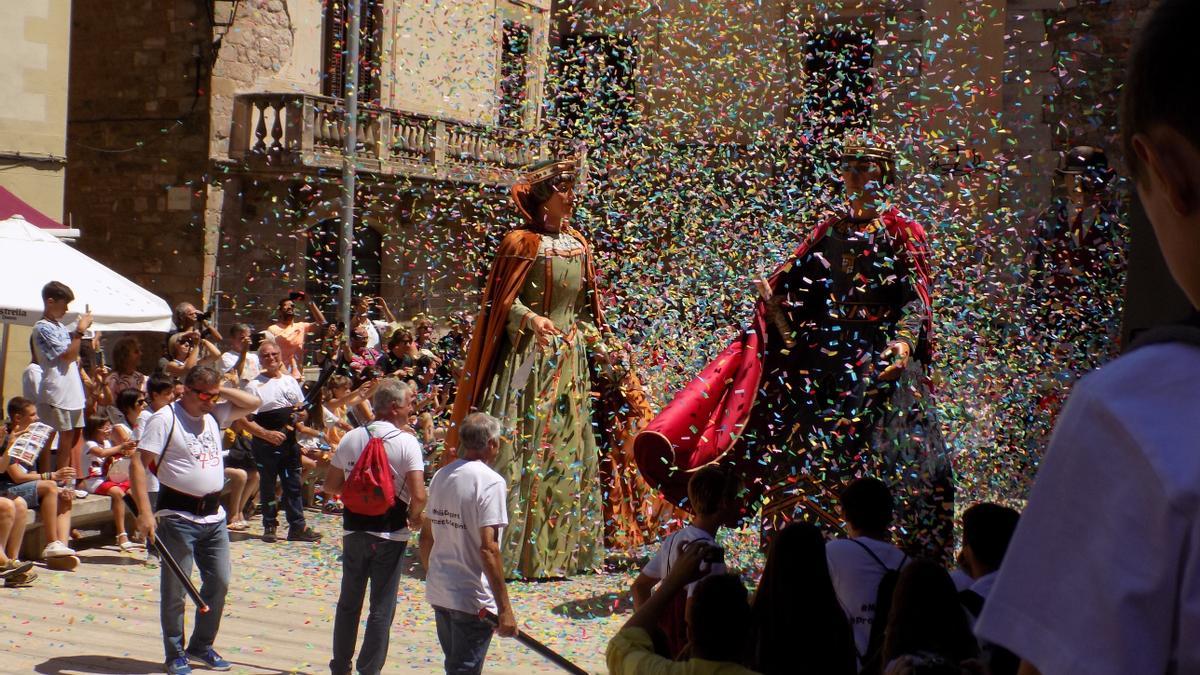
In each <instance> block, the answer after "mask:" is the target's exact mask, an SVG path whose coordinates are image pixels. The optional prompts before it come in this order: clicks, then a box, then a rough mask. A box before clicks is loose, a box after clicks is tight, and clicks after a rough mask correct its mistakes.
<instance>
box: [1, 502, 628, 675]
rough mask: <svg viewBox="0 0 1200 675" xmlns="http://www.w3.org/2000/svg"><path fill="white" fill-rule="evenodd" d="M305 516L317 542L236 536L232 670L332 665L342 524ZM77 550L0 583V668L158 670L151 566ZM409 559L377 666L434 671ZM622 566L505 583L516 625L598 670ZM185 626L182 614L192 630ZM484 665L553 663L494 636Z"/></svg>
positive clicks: (420, 590)
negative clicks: (61, 568)
mask: <svg viewBox="0 0 1200 675" xmlns="http://www.w3.org/2000/svg"><path fill="white" fill-rule="evenodd" d="M309 517H310V520H311V522H312V523H313V525H314V526H315V527H316V528H317V529H318V530H320V531H321V532H323V533H324V534H325V537H326V541H325V542H324V543H321V544H317V545H312V544H300V543H287V542H283V541H281V542H279V543H276V544H265V543H263V542H262V541H260V540H259V539H258V537H257V534H258V532H259V530H258V529H257V528H255V529H254V530H251V531H250V532H249V533H244V534H240V533H234V534H233V539H234V541H233V543H232V559H233V583H232V586H231V589H230V592H229V598H228V600H227V602H226V605H225V615H224V618H223V619H222V624H221V633H220V636H219V638H218V640H217V644H216V647H217V651H219V652H220V653H221V654H222V655H223V656H224V657H225V658H226V659H228V660H229V661H231V662H233V663H234V664H235V668H234V672H237V673H258V674H268V673H328V672H329V670H328V665H327V664H328V660H329V655H330V647H331V643H332V633H333V614H334V607H335V605H336V603H337V596H338V587H339V583H340V577H341V568H340V564H339V561H338V555H339V552H340V536H339V532H340V521H339V520H337V519H335V518H333V517H330V516H323V515H319V514H312V513H310V514H309ZM414 548H415V547H414ZM80 558H81V560H82V564H81V565H80V566H79V568H78V569H77V570H75V571H74V572H56V571H53V570H48V569H45V568H43V567H40V566H39V567H38V568H37V569H38V572H39V575H40V576H39V578H38V580H37V581H36V582H35V584H34V586H32V587H30V588H24V589H12V588H0V617H3V620H4V623H5V628H6V630H5V631H4V637H5V640H4V642H5V645H4V650H3V651H4V652H5V654H4V657H3V659H2V660H0V672H3V673H71V674H74V673H131V674H132V673H157V672H162V665H161V664H162V660H163V656H162V641H161V633H160V632H159V625H158V575H159V570H158V569H157V568H155V567H150V566H148V565H147V564H146V563H145V562H144V561H145V559H146V556H145V553H144V552H138V553H132V554H131V553H122V552H120V550H119V549H117V548H116V547H115V546H113V545H112V543H111V539H108V540H103V539H98V540H96V544H95V546H94V547H92V548H84V549H81V551H80ZM408 562H409V565H408V570H407V572H406V575H405V577H404V579H403V581H402V582H401V586H400V596H401V597H400V602H399V604H398V607H397V611H396V620H395V622H394V623H393V625H392V640H391V648H390V652H389V656H388V661H387V666H386V668H385V670H384V672H387V673H432V672H440V670H441V658H442V654H441V649H440V648H439V646H438V643H437V636H436V632H435V630H434V623H433V612H432V611H431V610H430V608H429V606H428V605H427V604H426V603H425V601H424V585H423V582H422V581H421V579H420V564H419V563H417V562H416V551H415V550H410V552H409V554H408ZM630 574H631V573H625V572H621V573H614V574H605V575H588V576H581V577H578V578H576V579H572V580H569V581H557V582H543V583H517V584H513V585H511V591H510V592H511V593H512V595H513V598H514V605H515V609H516V612H517V617H518V621H519V622H520V623H521V625H522V627H523V628H524V629H525V630H526V631H527V632H528V633H530V634H531V635H533V636H535V637H538V638H539V639H541V640H542V641H543V642H545V643H546V644H547V645H549V646H550V647H551V648H552V649H555V650H556V651H558V652H559V653H561V654H563V655H564V656H566V657H567V658H569V659H571V660H572V661H574V662H575V663H577V664H579V665H580V666H582V667H584V668H586V669H587V670H589V671H592V672H603V671H604V647H605V645H606V644H607V641H608V638H609V637H610V636H611V635H612V634H613V633H614V632H616V630H617V629H618V628H619V627H620V624H621V623H623V622H624V620H625V619H626V618H627V617H628V615H629V612H630V611H631V604H630V601H629V599H628V597H627V594H626V592H625V591H626V589H628V587H629V583H630V581H631V576H630ZM193 576H194V577H195V576H196V575H193ZM188 608H189V612H190V611H191V609H192V607H191V604H190V601H189V604H188ZM363 616H364V619H365V616H366V608H365V607H364V611H363ZM190 623H191V616H190V614H189V617H188V624H189V630H190ZM359 637H360V639H361V632H360V636H359ZM197 672H198V673H199V672H204V671H200V670H197ZM485 672H488V673H536V672H561V671H559V670H557V669H556V668H554V667H553V666H551V665H550V664H549V663H548V662H546V661H545V660H543V659H542V658H541V657H539V656H538V655H537V654H534V653H533V652H531V651H530V650H528V649H526V648H525V647H524V646H522V645H520V644H519V643H517V642H515V641H512V640H502V639H495V640H493V642H492V647H491V650H490V652H489V653H488V663H487V666H486V669H485Z"/></svg>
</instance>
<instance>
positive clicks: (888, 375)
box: [879, 340, 912, 382]
mask: <svg viewBox="0 0 1200 675" xmlns="http://www.w3.org/2000/svg"><path fill="white" fill-rule="evenodd" d="M883 358H884V360H885V361H886V360H888V359H891V362H892V363H891V365H889V366H888V367H887V368H884V369H883V372H882V373H880V374H879V379H880V380H883V381H884V382H892V381H893V380H896V379H898V378H899V377H900V375H901V374H902V373H903V372H904V369H905V368H908V362H909V360H910V359H911V358H912V348H911V347H909V346H908V343H907V342H905V341H904V340H896V341H895V342H892V343H891V344H889V345H888V348H887V349H885V350H883Z"/></svg>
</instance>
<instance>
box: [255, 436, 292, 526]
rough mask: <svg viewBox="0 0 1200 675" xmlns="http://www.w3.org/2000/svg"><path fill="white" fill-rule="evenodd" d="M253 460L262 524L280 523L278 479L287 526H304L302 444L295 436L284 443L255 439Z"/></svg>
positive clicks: (275, 524)
mask: <svg viewBox="0 0 1200 675" xmlns="http://www.w3.org/2000/svg"><path fill="white" fill-rule="evenodd" d="M251 447H252V448H253V449H254V463H255V464H256V465H258V503H259V504H261V505H262V518H263V527H277V526H278V525H279V502H277V501H275V481H277V480H278V481H279V487H280V488H281V489H280V492H281V493H282V498H283V511H284V513H286V514H287V521H288V527H289V528H290V529H293V530H303V529H304V525H305V522H304V494H303V493H302V492H301V491H300V473H301V466H300V446H298V445H296V439H295V437H294V436H289V437H288V439H287V440H286V441H284V442H283V444H282V445H271V444H270V443H267V442H266V441H262V440H259V439H257V438H256V439H254V442H253V443H252V444H251Z"/></svg>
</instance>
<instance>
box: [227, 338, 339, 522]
mask: <svg viewBox="0 0 1200 675" xmlns="http://www.w3.org/2000/svg"><path fill="white" fill-rule="evenodd" d="M258 361H259V363H260V364H262V373H260V374H259V376H258V377H256V378H254V379H253V380H251V381H250V382H248V383H247V384H246V387H245V390H246V391H248V392H250V393H252V394H255V395H257V396H258V397H259V398H260V399H262V404H261V405H260V406H259V407H258V409H257V410H256V411H255V413H254V418H253V419H248V420H246V422H244V423H243V425H244V428H245V429H246V430H247V431H249V432H250V435H252V436H254V441H253V443H252V448H253V451H254V462H255V464H257V465H258V479H259V483H258V486H259V487H258V496H259V502H260V503H261V504H262V517H263V537H262V538H263V541H265V542H267V543H268V544H271V543H275V542H276V541H278V535H276V532H275V531H276V528H278V527H279V519H278V516H279V502H277V501H275V483H276V482H277V481H278V482H279V485H280V487H281V488H282V492H283V510H284V512H285V513H286V514H287V520H288V536H287V538H288V541H308V542H315V541H320V539H321V534H320V533H319V532H317V531H315V530H313V529H312V528H311V527H308V524H307V523H306V522H305V519H304V493H303V490H302V489H301V482H300V474H301V470H302V469H301V466H300V445H299V443H298V442H297V440H296V425H297V422H296V413H297V411H299V410H300V409H301V407H302V406H303V405H304V390H303V389H301V388H300V383H299V382H297V381H296V378H294V377H292V376H291V375H288V374H287V373H286V372H284V367H283V357H282V356H281V350H280V349H279V345H277V344H275V343H274V342H269V341H268V342H264V343H263V344H262V346H261V347H259V348H258Z"/></svg>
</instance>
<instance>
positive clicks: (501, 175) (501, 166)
mask: <svg viewBox="0 0 1200 675" xmlns="http://www.w3.org/2000/svg"><path fill="white" fill-rule="evenodd" d="M357 124H358V129H357V133H358V150H357V154H358V162H359V169H360V170H361V171H367V172H378V173H382V174H392V175H413V176H421V177H427V178H439V179H444V180H467V181H474V182H480V181H482V182H490V183H504V182H508V181H511V180H512V179H513V178H514V177H515V175H514V169H516V168H518V167H520V166H523V165H525V164H528V163H530V162H533V161H535V160H536V159H537V158H538V157H540V156H543V155H544V154H545V150H546V148H547V146H548V142H547V141H545V140H538V139H534V138H532V137H529V136H526V135H522V134H518V133H515V132H513V131H511V130H507V129H492V128H488V127H481V126H475V125H470V124H463V123H458V122H452V121H449V120H439V119H435V118H430V117H426V116H423V115H417V114H413V113H406V112H402V111H398V110H390V109H385V108H377V107H374V106H362V107H361V108H360V109H359V117H358V120H357ZM345 139H346V120H345V109H344V108H343V107H342V102H341V101H340V100H339V99H335V98H330V97H325V96H314V95H309V94H243V95H240V96H238V97H237V98H236V99H235V102H234V114H233V132H232V134H231V137H230V147H229V155H230V157H231V158H232V159H234V160H237V161H240V162H242V163H243V164H245V165H246V166H247V167H248V168H251V169H259V170H263V169H269V168H271V167H285V166H286V167H289V168H290V169H291V170H294V169H295V167H300V168H305V169H315V168H322V167H324V168H332V167H336V166H340V163H341V161H342V152H343V148H344V146H345Z"/></svg>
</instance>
